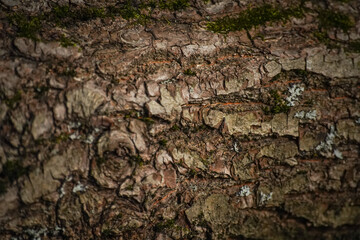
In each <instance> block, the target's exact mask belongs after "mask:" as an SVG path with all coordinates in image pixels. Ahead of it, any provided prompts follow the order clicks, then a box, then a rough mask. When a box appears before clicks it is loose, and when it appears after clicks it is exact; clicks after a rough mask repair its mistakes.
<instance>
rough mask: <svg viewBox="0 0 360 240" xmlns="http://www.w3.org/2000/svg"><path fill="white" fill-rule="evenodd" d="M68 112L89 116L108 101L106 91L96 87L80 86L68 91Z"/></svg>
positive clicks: (84, 116)
mask: <svg viewBox="0 0 360 240" xmlns="http://www.w3.org/2000/svg"><path fill="white" fill-rule="evenodd" d="M66 99H67V102H66V106H67V108H68V114H75V115H77V116H79V117H83V118H88V117H90V116H91V115H92V114H94V113H95V111H96V110H97V108H98V107H99V106H100V105H102V104H103V103H104V102H105V101H106V96H105V93H104V92H103V91H101V90H98V89H94V88H88V87H83V88H78V89H73V90H70V91H69V92H67V93H66Z"/></svg>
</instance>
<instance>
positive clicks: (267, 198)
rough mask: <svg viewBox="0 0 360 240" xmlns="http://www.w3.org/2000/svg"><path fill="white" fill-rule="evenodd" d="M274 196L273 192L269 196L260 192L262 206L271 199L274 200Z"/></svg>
mask: <svg viewBox="0 0 360 240" xmlns="http://www.w3.org/2000/svg"><path fill="white" fill-rule="evenodd" d="M272 195H273V193H272V192H270V193H269V194H266V193H263V192H260V201H259V203H260V205H263V204H265V203H266V202H267V201H269V200H271V199H272Z"/></svg>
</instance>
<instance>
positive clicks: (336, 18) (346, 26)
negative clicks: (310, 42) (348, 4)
mask: <svg viewBox="0 0 360 240" xmlns="http://www.w3.org/2000/svg"><path fill="white" fill-rule="evenodd" d="M318 17H319V22H320V27H322V28H324V29H331V28H337V29H341V30H343V31H344V32H348V31H349V30H350V29H351V28H352V27H354V26H355V23H354V22H353V21H352V20H351V19H350V17H349V16H348V15H345V14H343V13H339V12H334V11H330V10H324V11H321V12H319V16H318Z"/></svg>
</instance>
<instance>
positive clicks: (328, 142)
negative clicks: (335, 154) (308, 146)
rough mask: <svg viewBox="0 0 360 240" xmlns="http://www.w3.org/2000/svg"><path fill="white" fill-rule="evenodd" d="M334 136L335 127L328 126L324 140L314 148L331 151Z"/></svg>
mask: <svg viewBox="0 0 360 240" xmlns="http://www.w3.org/2000/svg"><path fill="white" fill-rule="evenodd" d="M335 137H336V132H335V127H334V126H331V127H330V132H329V133H328V134H327V136H326V139H325V141H323V142H321V143H320V144H319V145H318V146H317V147H316V148H315V149H316V150H317V151H321V152H331V151H332V149H333V144H334V139H335Z"/></svg>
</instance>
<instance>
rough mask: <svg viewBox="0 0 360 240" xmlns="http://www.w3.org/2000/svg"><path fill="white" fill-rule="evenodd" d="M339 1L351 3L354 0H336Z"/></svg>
mask: <svg viewBox="0 0 360 240" xmlns="http://www.w3.org/2000/svg"><path fill="white" fill-rule="evenodd" d="M335 1H337V2H342V3H349V2H351V1H352V0H335Z"/></svg>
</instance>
